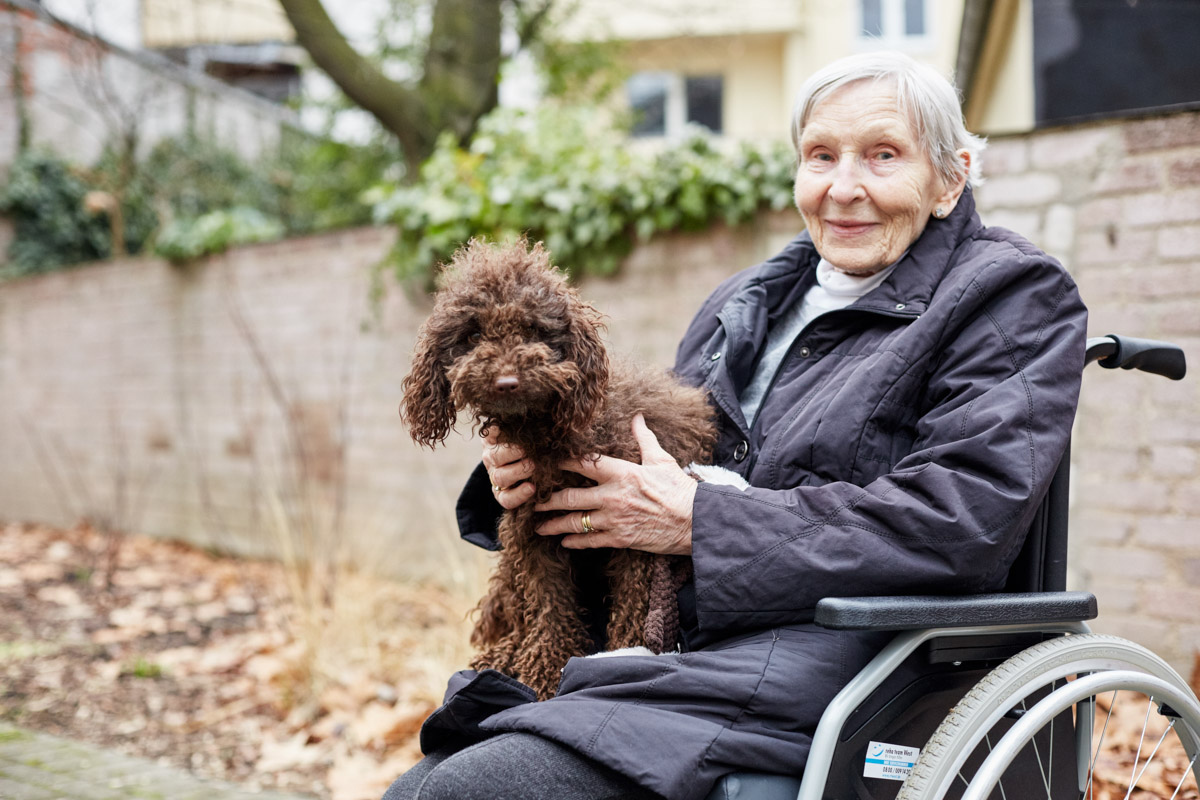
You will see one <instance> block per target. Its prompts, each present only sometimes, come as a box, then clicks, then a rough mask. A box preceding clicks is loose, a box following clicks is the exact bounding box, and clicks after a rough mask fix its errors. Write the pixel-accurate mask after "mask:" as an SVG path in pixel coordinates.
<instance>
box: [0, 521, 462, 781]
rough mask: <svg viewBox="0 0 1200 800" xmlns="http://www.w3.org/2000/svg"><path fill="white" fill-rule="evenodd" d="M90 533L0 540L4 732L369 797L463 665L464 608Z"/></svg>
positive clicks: (30, 533) (5, 532)
mask: <svg viewBox="0 0 1200 800" xmlns="http://www.w3.org/2000/svg"><path fill="white" fill-rule="evenodd" d="M304 577H305V576H304V575H302V574H299V573H297V572H296V571H293V570H287V569H285V568H284V567H282V566H280V565H278V564H269V563H260V562H251V561H244V560H236V559H230V558H220V557H217V556H215V555H212V554H209V553H205V552H203V551H200V550H197V549H195V548H190V547H186V546H183V545H178V544H171V543H166V542H161V541H155V540H151V539H145V538H137V537H122V538H119V539H118V538H114V537H110V536H102V535H100V534H98V533H96V532H95V531H93V530H91V529H88V528H78V529H75V530H54V529H50V528H45V527H38V526H24V525H8V526H4V527H0V676H2V681H0V683H2V691H0V719H4V720H6V721H9V722H12V723H15V724H17V725H20V726H24V727H28V728H32V729H36V730H41V731H45V732H48V733H54V734H59V735H62V736H65V737H68V738H72V739H78V740H83V741H88V742H92V743H95V744H99V745H103V746H105V747H112V748H114V749H116V750H120V751H123V752H126V753H129V754H133V755H140V756H148V757H151V758H158V759H163V760H165V761H166V762H168V763H171V764H174V765H177V766H182V767H186V768H188V769H190V770H192V771H194V772H196V773H198V774H200V775H203V776H207V777H215V778H222V779H226V780H231V781H236V782H240V783H243V784H247V785H250V786H260V787H263V788H273V789H282V790H289V791H301V792H307V793H310V794H313V795H315V796H317V797H320V798H329V800H360V798H362V799H364V800H365V799H367V798H371V799H376V798H378V797H379V796H380V795H381V794H382V793H383V790H384V789H385V788H386V786H387V784H388V783H389V782H390V780H391V779H392V778H393V777H395V775H397V774H399V773H400V772H402V771H403V770H404V769H406V768H407V767H408V766H410V765H411V764H412V763H414V762H415V760H416V759H417V758H419V755H420V754H419V749H418V746H417V741H416V734H417V732H418V730H419V728H420V725H421V722H422V721H423V720H424V718H425V717H426V716H427V715H428V713H429V712H430V711H431V710H433V708H435V707H436V704H437V702H438V701H439V700H440V698H441V694H442V691H443V689H444V686H445V679H446V677H447V675H448V674H449V672H450V671H452V670H453V669H455V668H459V667H461V665H462V663H464V662H465V658H466V657H467V655H468V653H467V651H466V649H465V647H466V638H467V627H466V625H467V623H466V621H465V616H466V611H467V610H468V609H469V607H470V603H469V601H468V600H466V599H465V598H457V597H455V596H454V595H453V594H452V593H449V592H447V591H446V590H444V589H441V588H438V587H432V586H426V587H418V588H412V587H404V586H400V585H397V584H395V583H392V582H387V581H381V580H377V579H375V580H373V579H370V578H366V577H362V576H353V575H343V576H340V577H339V580H340V581H341V586H340V587H339V591H338V592H337V594H338V596H344V597H347V598H349V601H348V602H345V603H336V604H329V603H325V604H321V603H308V602H299V603H298V602H296V598H297V597H301V598H303V597H304V595H305V592H304V588H303V579H304Z"/></svg>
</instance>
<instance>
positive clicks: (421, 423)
mask: <svg viewBox="0 0 1200 800" xmlns="http://www.w3.org/2000/svg"><path fill="white" fill-rule="evenodd" d="M441 327H442V326H439V325H438V324H437V321H436V315H435V317H431V318H430V319H428V320H426V322H425V324H424V325H423V326H422V327H421V332H420V333H419V334H418V335H417V345H416V348H415V349H414V350H413V361H412V372H410V373H409V374H408V377H406V378H405V379H404V384H403V389H404V400H403V402H402V403H401V404H400V417H401V419H403V420H404V422H405V423H406V424H407V425H408V433H409V435H410V436H412V439H413V441H414V442H416V443H417V444H419V445H424V446H425V447H428V448H430V449H432V448H433V447H435V446H436V445H437V444H439V443H441V442H443V441H445V439H446V436H447V435H448V434H449V433H450V429H451V428H452V427H453V426H454V418H455V413H456V409H455V407H454V401H453V399H452V398H451V396H450V378H449V377H448V376H447V375H446V370H447V369H449V367H450V348H451V346H452V345H453V343H454V338H453V334H452V331H451V330H450V329H439V328H441Z"/></svg>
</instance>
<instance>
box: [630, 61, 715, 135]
mask: <svg viewBox="0 0 1200 800" xmlns="http://www.w3.org/2000/svg"><path fill="white" fill-rule="evenodd" d="M724 83H725V82H724V79H723V78H722V77H721V76H720V75H681V74H679V73H675V72H639V73H638V74H636V75H634V76H633V77H632V78H630V79H629V81H628V83H626V85H625V90H626V93H627V94H628V96H629V108H630V110H631V111H632V112H633V135H634V136H646V137H648V136H679V135H681V134H682V133H683V131H684V128H685V127H686V126H687V125H688V124H689V123H690V124H694V125H702V126H704V127H705V128H708V130H710V131H712V132H713V133H718V134H719V133H721V132H722V131H723V129H724V128H723V124H722V120H723V115H724Z"/></svg>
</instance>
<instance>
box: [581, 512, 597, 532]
mask: <svg viewBox="0 0 1200 800" xmlns="http://www.w3.org/2000/svg"><path fill="white" fill-rule="evenodd" d="M582 521H583V532H584V533H595V532H596V529H595V528H593V527H592V515H591V514H590V513H589V514H584V515H583V520H582Z"/></svg>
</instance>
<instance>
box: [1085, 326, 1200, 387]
mask: <svg viewBox="0 0 1200 800" xmlns="http://www.w3.org/2000/svg"><path fill="white" fill-rule="evenodd" d="M1092 361H1097V362H1098V363H1099V364H1100V366H1102V367H1104V368H1105V369H1117V368H1118V367H1120V368H1121V369H1136V370H1141V371H1142V372H1150V373H1153V374H1155V375H1162V376H1163V377H1165V378H1170V379H1171V380H1173V381H1178V380H1182V379H1183V376H1184V375H1186V374H1187V359H1186V358H1185V357H1184V354H1183V349H1182V348H1181V347H1179V346H1178V345H1174V344H1171V343H1170V342H1159V341H1155V340H1154V339H1138V338H1136V337H1133V336H1118V335H1117V334H1115V333H1110V334H1108V335H1107V336H1101V337H1097V338H1094V339H1088V342H1087V362H1088V363H1091V362H1092Z"/></svg>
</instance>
